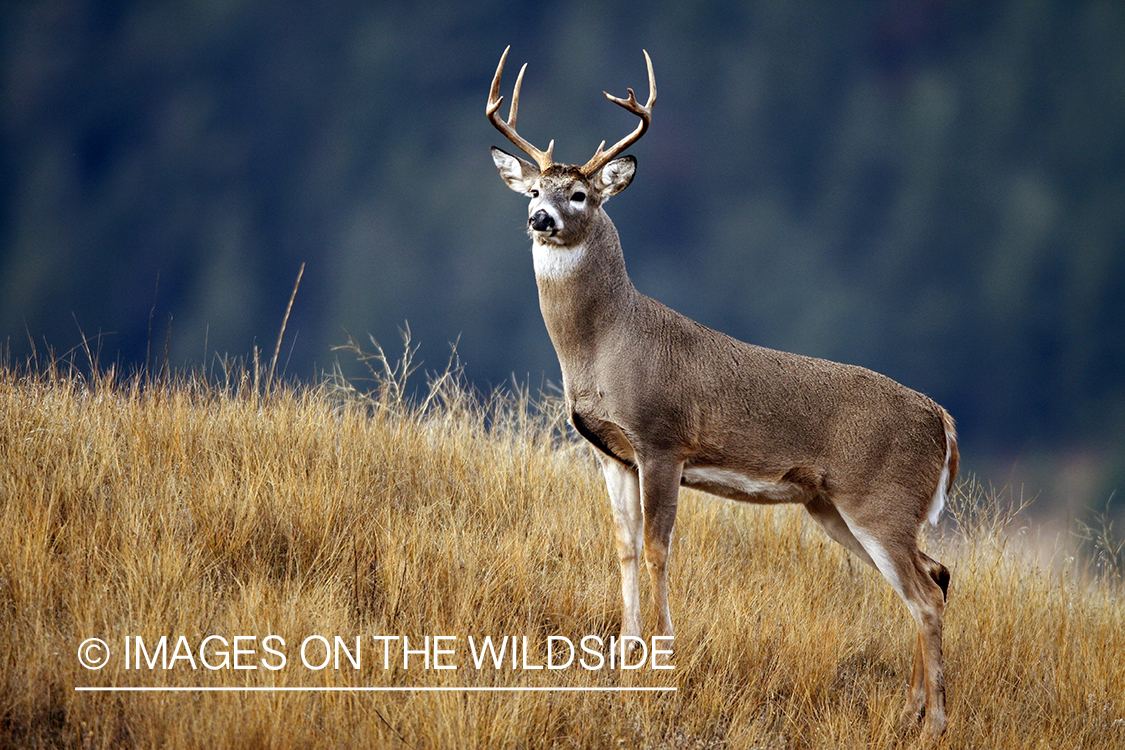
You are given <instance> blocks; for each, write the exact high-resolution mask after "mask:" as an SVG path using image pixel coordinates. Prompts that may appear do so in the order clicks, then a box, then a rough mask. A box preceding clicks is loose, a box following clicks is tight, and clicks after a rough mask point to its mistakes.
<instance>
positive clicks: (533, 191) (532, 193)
mask: <svg viewBox="0 0 1125 750" xmlns="http://www.w3.org/2000/svg"><path fill="white" fill-rule="evenodd" d="M531 197H532V198H538V197H539V191H538V190H532V191H531Z"/></svg>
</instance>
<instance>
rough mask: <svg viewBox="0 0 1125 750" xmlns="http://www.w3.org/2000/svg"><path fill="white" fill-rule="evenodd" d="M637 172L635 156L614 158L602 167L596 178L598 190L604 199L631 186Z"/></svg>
mask: <svg viewBox="0 0 1125 750" xmlns="http://www.w3.org/2000/svg"><path fill="white" fill-rule="evenodd" d="M636 173H637V159H636V157H633V156H622V157H621V158H620V159H614V160H613V161H611V162H610V163H609V164H606V165H605V166H604V167H602V170H601V171H600V172H598V176H597V179H596V182H597V185H598V190H599V191H600V192H601V194H602V200H605V199H606V198H608V197H609V196H611V195H617V194H618V193H620V192H621V191H622V190H624V189H625V188H627V187H629V183H630V182H632V181H633V175H635V174H636Z"/></svg>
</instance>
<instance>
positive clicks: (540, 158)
mask: <svg viewBox="0 0 1125 750" xmlns="http://www.w3.org/2000/svg"><path fill="white" fill-rule="evenodd" d="M511 48H512V46H511V45H508V46H507V47H506V48H504V54H503V55H501V56H500V64H499V65H497V66H496V76H495V77H494V78H493V79H492V90H491V91H489V93H488V106H487V107H486V108H485V110H484V112H485V114H487V115H488V119H489V120H490V121H491V122H492V124H493V125H495V126H496V129H497V130H499V131H500V132H501V133H503V134H504V135H505V136H506V137H507V139H508V140H509V141H511V142H512V143H514V144H516V145H517V146H519V148H520V149H521V150H522V151H524V152H526V153H527V155H528V156H530V157H531V158H532V159H534V160H535V163H536V164H538V165H539V171H541V172H545V171H547V168H548V167H550V166H551V165H552V164H554V161H552V159H551V152H552V151H554V150H555V142H554V141H551V142H550V144H548V146H547V150H546V151H540V150H539V149H537V148H535V146H532V145H531V144H530V143H529V142H528V141H527V140H525V139H524V138H523V136H521V135H520V134H519V133H517V132H516V111H517V110H518V109H519V106H520V85H521V84H522V83H523V72H524V71H525V70H527V63H524V64H523V67H522V68H520V74H519V75H518V76H516V87H515V89H514V90H513V91H512V107H511V109H509V110H508V121H507V122H504V121H503V120H502V119H500V113H499V112H500V103H501V102H502V101H504V97H502V96H500V75H501V74H502V73H503V72H504V61H505V60H507V59H508V50H510V49H511ZM649 71H650V72H651V71H652V67H651V64H650V66H649ZM607 96H608V94H607ZM649 104H651V102H649Z"/></svg>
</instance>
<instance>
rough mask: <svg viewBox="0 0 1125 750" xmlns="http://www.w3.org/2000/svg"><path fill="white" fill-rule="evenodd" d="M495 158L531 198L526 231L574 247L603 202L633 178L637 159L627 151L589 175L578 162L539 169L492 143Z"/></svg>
mask: <svg viewBox="0 0 1125 750" xmlns="http://www.w3.org/2000/svg"><path fill="white" fill-rule="evenodd" d="M492 160H493V161H494V162H496V168H497V170H499V172H500V176H501V177H502V178H503V179H504V182H506V183H507V184H508V187H510V188H511V189H512V190H515V191H516V192H517V193H523V194H524V195H526V196H528V197H529V198H531V202H530V203H528V206H527V233H528V234H529V235H531V239H532V240H533V241H534V242H535V243H537V244H553V245H561V246H564V247H570V246H574V245H578V244H581V243H582V242H583V241H584V240H585V238H586V234H587V231H588V229H589V225H590V222H591V220H592V219H593V218H594V217H595V216H596V215H597V214H598V212H599V210H600V208H601V205H602V204H603V203H605V201H606V200H607V199H608V198H609V197H610V196H611V195H615V194H617V193H619V192H621V191H622V190H624V189H625V188H626V187H628V186H629V183H630V182H632V180H633V175H634V174H635V173H636V170H637V160H636V159H634V158H633V157H632V156H623V157H621V158H620V159H614V160H613V161H611V162H609V163H608V164H606V165H605V166H604V167H603V168H602V169H600V170H599V171H598V172H597V173H596V174H594V175H592V176H589V177H588V176H586V175H585V174H583V173H582V172H581V171H580V170H579V168H578V167H570V166H565V165H562V164H553V165H551V166H550V167H548V168H547V169H546V171H540V169H539V167H537V166H536V165H534V164H532V163H531V162H529V161H525V160H523V159H520V158H519V157H517V156H512V155H511V154H509V153H506V152H504V151H501V150H500V149H498V148H493V149H492Z"/></svg>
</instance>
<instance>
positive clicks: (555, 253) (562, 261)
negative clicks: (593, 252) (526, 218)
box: [531, 238, 586, 279]
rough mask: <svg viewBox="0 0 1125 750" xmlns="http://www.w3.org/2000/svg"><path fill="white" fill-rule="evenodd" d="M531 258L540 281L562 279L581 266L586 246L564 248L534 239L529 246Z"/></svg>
mask: <svg viewBox="0 0 1125 750" xmlns="http://www.w3.org/2000/svg"><path fill="white" fill-rule="evenodd" d="M531 256H532V258H533V260H534V262H535V275H536V276H538V277H539V278H542V279H562V278H566V277H567V276H569V275H571V274H572V273H574V272H575V270H577V269H578V267H579V266H581V265H582V260H583V259H584V258H585V257H586V246H585V245H575V246H573V247H564V246H562V245H555V244H552V243H550V242H543V241H541V240H539V238H535V240H534V241H533V242H532V244H531Z"/></svg>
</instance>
